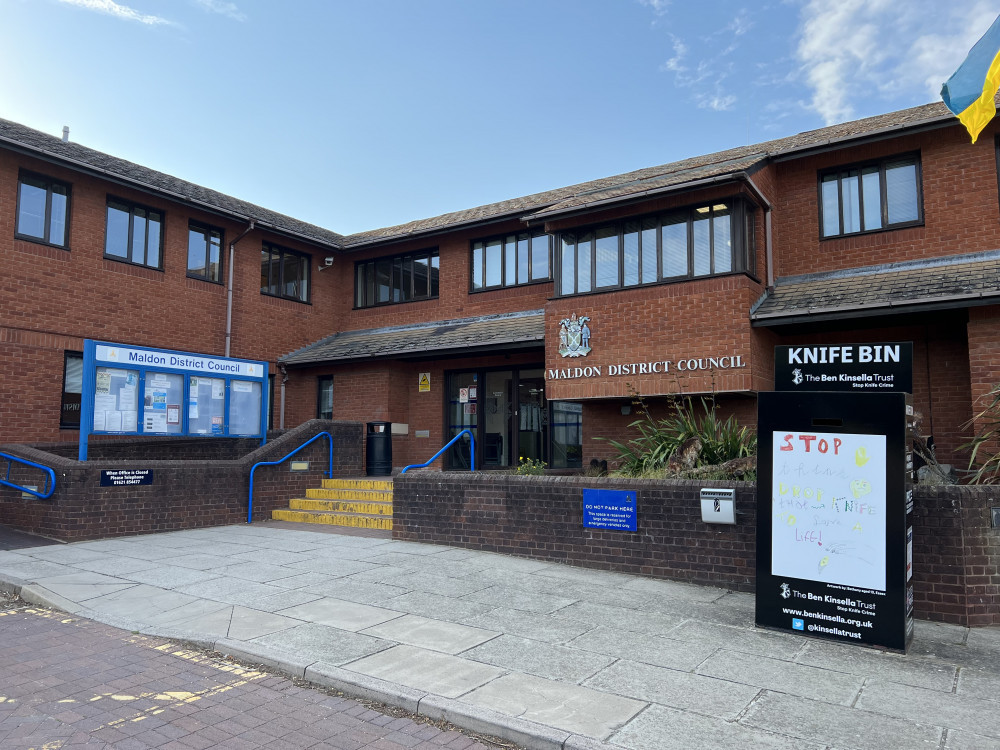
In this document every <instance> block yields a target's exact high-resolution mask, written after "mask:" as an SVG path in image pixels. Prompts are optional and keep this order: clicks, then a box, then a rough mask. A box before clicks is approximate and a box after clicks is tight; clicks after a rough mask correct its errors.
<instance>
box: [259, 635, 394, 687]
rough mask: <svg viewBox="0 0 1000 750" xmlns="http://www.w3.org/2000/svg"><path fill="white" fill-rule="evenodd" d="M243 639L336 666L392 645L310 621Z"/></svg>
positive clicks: (312, 660) (310, 662)
mask: <svg viewBox="0 0 1000 750" xmlns="http://www.w3.org/2000/svg"><path fill="white" fill-rule="evenodd" d="M247 643H250V644H253V645H255V646H257V647H274V648H276V649H279V650H281V651H283V652H287V653H293V654H296V656H297V658H298V659H301V661H303V662H305V663H307V664H312V663H314V662H317V661H322V662H325V663H327V664H332V665H333V666H338V667H339V666H343V665H344V664H347V663H348V662H352V661H355V660H356V659H358V658H361V657H364V656H367V655H368V654H374V653H377V652H379V651H382V650H384V649H387V648H391V647H392V646H393V645H394V644H393V643H392V642H391V641H384V640H381V639H379V638H372V637H371V636H367V635H359V634H358V633H351V632H349V631H347V630H338V629H337V628H331V627H329V626H327V625H320V624H318V623H312V622H310V623H305V624H303V625H298V626H297V627H294V628H289V629H287V630H282V631H281V632H278V633H271V634H269V635H264V636H261V637H259V638H253V639H251V640H250V641H247ZM376 676H377V675H376Z"/></svg>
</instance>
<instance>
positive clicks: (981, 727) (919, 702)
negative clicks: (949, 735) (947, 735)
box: [855, 680, 1000, 747]
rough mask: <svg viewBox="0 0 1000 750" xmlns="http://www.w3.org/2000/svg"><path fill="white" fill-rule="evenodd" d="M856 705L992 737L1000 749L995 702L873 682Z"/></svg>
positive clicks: (883, 681) (998, 717)
mask: <svg viewBox="0 0 1000 750" xmlns="http://www.w3.org/2000/svg"><path fill="white" fill-rule="evenodd" d="M855 705H856V708H860V709H862V710H865V711H871V712H873V713H877V714H883V715H886V716H898V717H901V718H903V719H908V720H909V721H914V722H924V723H927V724H933V725H935V726H939V727H944V728H946V729H949V730H952V729H955V730H959V731H963V732H970V733H973V734H980V735H983V736H986V737H992V738H993V740H994V742H996V744H997V746H998V747H1000V711H997V704H996V702H995V701H988V700H983V699H981V698H973V697H971V696H969V695H953V694H946V693H941V692H939V691H937V690H925V689H924V688H918V687H912V686H910V685H900V684H897V683H893V682H887V681H885V680H870V681H869V682H868V683H866V684H865V688H864V690H863V691H862V692H861V697H860V698H859V699H858V702H857V703H856V704H855Z"/></svg>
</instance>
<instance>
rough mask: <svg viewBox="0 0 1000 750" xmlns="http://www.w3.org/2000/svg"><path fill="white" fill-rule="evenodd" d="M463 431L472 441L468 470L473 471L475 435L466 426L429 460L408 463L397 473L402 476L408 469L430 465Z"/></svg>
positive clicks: (474, 463) (474, 468) (474, 466)
mask: <svg viewBox="0 0 1000 750" xmlns="http://www.w3.org/2000/svg"><path fill="white" fill-rule="evenodd" d="M465 433H469V440H471V441H472V443H471V446H470V451H469V471H475V470H476V436H475V435H473V434H472V430H470V429H468V428H466V429H464V430H462V431H461V432H460V433H458V434H457V435H455V437H453V438H452V439H451V440H449V441H448V442H447V443H445V446H444V448H442V449H441V450H439V451H438V452H437V453H435V454H434V456H433V457H432V458H431V460H430V461H428V462H426V463H422V464H410V465H409V466H404V467H403V470H402V471H401V472H399V475H400V476H402V475H403V474H405V473H406V472H408V471H409V470H410V469H422V468H424V467H425V466H430V465H431V464H432V463H434V462H435V461H437V459H438V456H440V455H441V454H442V453H444V452H445V451H446V450H448V449H449V448H450V447H451V446H452V445H454V444H455V441H456V440H458V439H459V438H460V437H462V435H464V434H465Z"/></svg>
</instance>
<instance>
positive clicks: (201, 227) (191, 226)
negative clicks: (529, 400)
mask: <svg viewBox="0 0 1000 750" xmlns="http://www.w3.org/2000/svg"><path fill="white" fill-rule="evenodd" d="M193 231H196V232H201V233H203V234H204V235H205V273H204V274H200V273H195V272H193V271H192V270H191V232H193ZM213 232H214V233H217V234H218V235H219V265H218V270H219V278H217V279H213V278H212V277H211V274H210V273H209V272H208V269H209V268H211V265H212V264H211V252H210V250H211V247H212V245H211V241H210V239H209V237H210V235H211V233H213ZM225 247H226V232H225V230H223V229H222V228H221V227H213V226H212V225H211V224H205V223H203V222H200V221H195V220H194V219H189V220H188V249H187V258H186V259H185V264H186V266H187V277H188V278H190V279H199V280H200V281H207V282H209V283H211V284H222V283H223V281H222V280H223V277H224V276H225V270H224V265H225V256H226V253H225Z"/></svg>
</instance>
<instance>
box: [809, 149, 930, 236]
mask: <svg viewBox="0 0 1000 750" xmlns="http://www.w3.org/2000/svg"><path fill="white" fill-rule="evenodd" d="M819 189H820V202H819V212H820V222H819V224H820V232H821V233H822V236H823V237H840V236H842V235H845V234H859V233H861V232H877V231H880V230H885V229H895V228H897V227H900V226H907V225H913V224H919V223H920V222H921V221H922V220H923V208H922V205H921V195H920V159H919V158H918V157H917V156H905V157H894V158H892V159H887V160H885V161H882V162H879V163H877V164H866V165H861V166H857V167H849V168H846V169H838V170H836V171H833V172H826V173H824V174H821V175H820V178H819Z"/></svg>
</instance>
